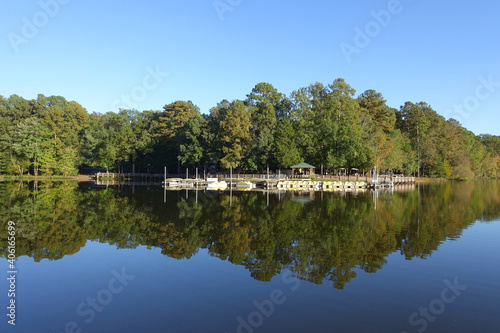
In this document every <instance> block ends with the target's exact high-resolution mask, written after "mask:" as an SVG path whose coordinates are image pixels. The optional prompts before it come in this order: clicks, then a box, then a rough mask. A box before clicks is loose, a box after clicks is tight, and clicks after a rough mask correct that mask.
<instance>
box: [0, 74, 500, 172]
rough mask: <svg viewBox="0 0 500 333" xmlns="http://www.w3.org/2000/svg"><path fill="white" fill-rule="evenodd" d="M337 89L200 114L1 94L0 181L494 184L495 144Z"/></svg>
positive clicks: (498, 152)
mask: <svg viewBox="0 0 500 333" xmlns="http://www.w3.org/2000/svg"><path fill="white" fill-rule="evenodd" d="M355 94H356V92H355V90H354V89H353V88H351V87H350V86H349V85H348V84H347V83H346V82H345V81H344V80H343V79H337V80H335V81H334V82H333V83H332V84H330V85H328V86H325V85H323V84H322V83H318V82H317V83H314V84H312V85H310V86H308V87H304V88H300V89H298V90H296V91H293V92H292V93H291V94H290V96H288V97H287V96H285V95H284V94H282V93H280V92H278V91H277V90H276V89H275V88H274V87H273V86H272V85H271V84H269V83H259V84H257V85H256V86H255V87H254V88H253V89H252V91H251V92H250V93H249V94H248V95H247V96H246V99H245V100H235V101H231V102H230V101H227V100H223V101H221V102H220V103H219V104H218V105H217V106H215V107H213V108H212V109H210V112H209V113H208V114H202V113H201V112H200V109H199V108H198V107H197V106H196V105H195V104H193V103H192V102H191V101H176V102H173V103H171V104H168V105H165V106H164V107H163V109H162V110H156V111H155V110H145V111H142V112H139V111H137V110H123V109H121V110H119V111H118V112H108V113H106V114H100V113H95V112H94V113H88V112H87V111H86V109H85V108H83V107H82V106H81V105H80V104H78V103H77V102H74V101H71V102H68V101H67V100H66V99H65V98H64V97H61V96H50V97H46V96H44V95H41V94H40V95H38V98H37V99H36V100H26V99H24V98H22V97H20V96H18V95H12V96H10V97H9V98H7V99H6V98H4V97H2V96H0V174H4V175H35V176H38V175H44V176H51V175H74V174H77V173H78V170H79V169H80V168H82V167H101V168H106V169H109V170H117V171H125V172H162V171H163V167H164V166H167V168H168V171H169V173H180V170H181V168H192V167H206V166H211V167H215V168H218V169H227V168H229V167H231V166H232V167H233V168H238V169H239V170H241V171H244V172H256V171H257V172H258V171H263V170H264V169H265V168H266V167H270V168H271V169H273V168H275V169H277V168H287V167H289V166H291V165H294V164H296V163H300V162H302V161H306V162H308V163H309V164H312V165H315V166H316V167H317V168H318V169H317V170H318V171H319V170H323V171H324V172H329V173H331V172H333V173H335V172H338V170H340V169H341V168H358V169H360V170H370V169H372V168H373V167H374V166H377V167H378V168H379V169H380V170H387V171H393V172H398V173H404V174H406V175H418V176H429V177H451V178H463V179H465V178H477V177H498V174H499V169H500V137H499V136H493V135H487V134H483V135H479V136H477V135H475V134H474V133H472V132H470V131H468V130H467V129H465V128H463V127H462V126H461V125H460V123H459V122H457V121H456V120H454V119H449V120H446V119H444V118H443V117H442V116H440V115H438V114H437V113H436V112H435V111H434V110H433V109H432V108H431V106H430V105H428V104H426V103H425V102H419V103H411V102H406V103H405V104H404V105H403V106H401V107H400V108H399V109H395V108H392V107H390V106H388V105H387V103H386V100H384V98H383V96H382V94H381V93H379V92H376V91H374V90H367V91H365V92H363V93H362V94H360V95H359V96H357V97H356V96H355Z"/></svg>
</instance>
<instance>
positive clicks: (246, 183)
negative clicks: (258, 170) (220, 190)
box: [236, 180, 255, 188]
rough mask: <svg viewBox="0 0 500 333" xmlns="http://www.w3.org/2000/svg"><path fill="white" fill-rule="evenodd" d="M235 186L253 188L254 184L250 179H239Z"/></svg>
mask: <svg viewBox="0 0 500 333" xmlns="http://www.w3.org/2000/svg"><path fill="white" fill-rule="evenodd" d="M236 187H237V188H255V184H254V183H252V182H251V181H248V180H247V181H241V182H239V183H238V184H236Z"/></svg>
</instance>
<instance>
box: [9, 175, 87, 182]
mask: <svg viewBox="0 0 500 333" xmlns="http://www.w3.org/2000/svg"><path fill="white" fill-rule="evenodd" d="M35 180H37V181H62V180H78V177H76V176H0V181H2V182H8V181H11V182H26V181H35Z"/></svg>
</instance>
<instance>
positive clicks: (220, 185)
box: [207, 180, 227, 190]
mask: <svg viewBox="0 0 500 333" xmlns="http://www.w3.org/2000/svg"><path fill="white" fill-rule="evenodd" d="M226 188H227V183H226V182H225V181H223V180H222V181H220V182H219V181H217V182H211V183H208V185H207V189H208V190H225V189H226Z"/></svg>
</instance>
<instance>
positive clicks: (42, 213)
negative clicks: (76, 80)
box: [0, 181, 500, 333]
mask: <svg viewBox="0 0 500 333" xmlns="http://www.w3.org/2000/svg"><path fill="white" fill-rule="evenodd" d="M0 217H1V218H0V225H1V231H0V254H1V257H2V259H0V261H1V263H2V265H1V266H0V267H1V269H2V276H4V278H3V279H2V282H1V283H0V294H1V295H2V296H1V297H0V299H2V309H3V310H2V312H3V313H2V316H1V318H3V319H2V322H1V324H0V328H1V331H2V332H26V333H28V332H29V333H31V332H44V333H50V332H52V333H60V332H95V333H99V332H149V333H153V332H162V333H163V332H220V333H225V332H227V333H230V332H242V333H253V332H255V333H257V332H307V333H310V332H350V333H352V332H384V333H386V332H395V333H401V332H408V333H410V332H420V333H422V332H440V333H442V332H498V328H499V327H500V315H499V310H500V282H499V281H500V279H499V277H500V266H499V260H498V256H499V255H500V242H499V239H500V182H498V181H482V182H472V183H466V182H449V183H444V184H428V185H418V186H416V187H414V188H406V189H405V190H402V191H394V192H392V191H378V192H376V193H374V192H372V191H365V192H349V193H344V192H321V191H318V192H311V193H299V192H286V193H285V192H281V193H272V192H271V193H267V192H259V191H248V192H243V191H232V193H230V191H225V192H216V191H193V190H189V191H186V190H182V191H167V192H164V190H163V189H162V188H161V187H159V186H116V187H108V188H106V187H95V186H93V185H91V184H78V183H74V182H66V183H64V182H59V183H38V184H36V186H35V184H33V183H29V184H28V183H0ZM9 221H13V222H14V223H15V226H14V229H15V237H16V240H15V254H16V257H17V261H15V263H14V266H13V267H11V268H13V269H15V271H16V273H15V274H9V273H7V272H8V271H9V270H10V269H11V268H9V265H10V264H11V263H9V262H8V246H9V244H8V241H7V238H8V234H7V232H8V226H9V224H8V222H9ZM12 275H14V279H15V281H13V280H6V278H5V277H7V278H9V277H10V276H12ZM11 282H15V284H14V288H15V294H16V295H15V297H9V296H8V291H9V288H12V284H11ZM12 299H14V300H15V311H14V312H15V321H14V323H15V324H16V325H15V327H14V326H12V325H11V324H9V323H8V321H9V320H12V319H11V318H9V316H6V314H8V313H9V311H10V310H9V309H7V307H9V306H10V303H9V302H11V300H12Z"/></svg>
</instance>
